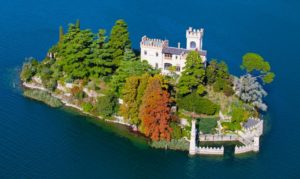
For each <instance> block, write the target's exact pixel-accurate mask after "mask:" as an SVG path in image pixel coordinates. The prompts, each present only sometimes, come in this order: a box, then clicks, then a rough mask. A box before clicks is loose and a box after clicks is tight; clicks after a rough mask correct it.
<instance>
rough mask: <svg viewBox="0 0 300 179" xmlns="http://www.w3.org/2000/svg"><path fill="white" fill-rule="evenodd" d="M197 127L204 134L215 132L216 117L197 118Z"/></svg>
mask: <svg viewBox="0 0 300 179" xmlns="http://www.w3.org/2000/svg"><path fill="white" fill-rule="evenodd" d="M197 120H198V127H199V130H200V131H201V132H202V133H204V134H210V133H214V132H215V128H216V127H217V119H216V118H198V119H197Z"/></svg>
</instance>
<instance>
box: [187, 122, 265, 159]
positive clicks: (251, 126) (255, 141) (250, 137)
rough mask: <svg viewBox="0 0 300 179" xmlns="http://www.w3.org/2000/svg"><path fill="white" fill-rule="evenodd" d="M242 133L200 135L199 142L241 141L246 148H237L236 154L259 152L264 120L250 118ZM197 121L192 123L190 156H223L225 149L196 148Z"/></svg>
mask: <svg viewBox="0 0 300 179" xmlns="http://www.w3.org/2000/svg"><path fill="white" fill-rule="evenodd" d="M248 121H249V122H247V123H246V124H245V125H244V126H243V129H242V130H241V131H238V133H237V134H222V135H221V134H217V135H213V134H207V135H205V134H199V141H211V142H219V141H239V142H241V143H243V144H244V146H235V151H234V153H235V154H242V153H247V152H252V151H253V152H258V151H259V138H260V136H261V135H262V134H263V120H260V119H257V118H250V119H248ZM196 133H197V132H196V121H195V120H193V121H192V128H191V139H190V149H189V153H190V155H195V154H205V155H223V154H224V147H223V146H222V147H219V148H217V147H197V146H196V136H197V134H196Z"/></svg>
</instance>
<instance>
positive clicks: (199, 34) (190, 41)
mask: <svg viewBox="0 0 300 179" xmlns="http://www.w3.org/2000/svg"><path fill="white" fill-rule="evenodd" d="M203 33H204V30H203V29H193V28H192V27H189V28H188V29H187V30H186V49H187V50H199V51H201V50H202V39H203Z"/></svg>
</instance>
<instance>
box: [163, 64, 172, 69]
mask: <svg viewBox="0 0 300 179" xmlns="http://www.w3.org/2000/svg"><path fill="white" fill-rule="evenodd" d="M171 66H172V64H171V63H165V64H164V69H165V70H168V69H169V68H170V67H171Z"/></svg>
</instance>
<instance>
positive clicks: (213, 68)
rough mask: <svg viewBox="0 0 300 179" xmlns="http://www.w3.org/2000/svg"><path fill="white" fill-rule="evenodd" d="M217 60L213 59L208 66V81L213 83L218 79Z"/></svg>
mask: <svg viewBox="0 0 300 179" xmlns="http://www.w3.org/2000/svg"><path fill="white" fill-rule="evenodd" d="M217 65H218V62H217V60H215V59H213V60H211V61H210V62H209V63H208V65H207V67H206V72H205V73H206V81H207V83H208V84H213V83H214V82H215V81H216V76H217V70H218V67H217Z"/></svg>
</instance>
